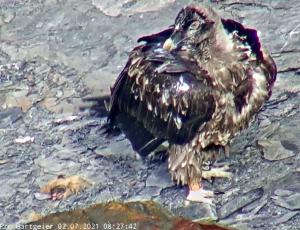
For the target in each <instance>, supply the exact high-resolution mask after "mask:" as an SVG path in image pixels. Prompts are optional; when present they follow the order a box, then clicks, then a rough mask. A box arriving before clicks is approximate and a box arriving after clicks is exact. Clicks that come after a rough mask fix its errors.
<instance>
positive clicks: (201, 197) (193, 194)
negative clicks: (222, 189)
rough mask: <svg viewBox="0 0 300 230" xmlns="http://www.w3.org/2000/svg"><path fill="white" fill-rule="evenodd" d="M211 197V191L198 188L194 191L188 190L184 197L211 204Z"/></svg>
mask: <svg viewBox="0 0 300 230" xmlns="http://www.w3.org/2000/svg"><path fill="white" fill-rule="evenodd" d="M213 197H214V192H213V191H210V190H205V189H203V188H200V189H198V190H196V191H193V190H190V191H189V194H188V196H187V198H186V199H187V200H189V201H194V202H201V203H207V204H212V203H213V199H212V198H213Z"/></svg>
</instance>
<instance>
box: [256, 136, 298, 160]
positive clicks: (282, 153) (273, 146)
mask: <svg viewBox="0 0 300 230" xmlns="http://www.w3.org/2000/svg"><path fill="white" fill-rule="evenodd" d="M284 143H290V142H289V141H287V140H283V141H276V140H258V143H257V144H258V146H259V147H261V148H262V152H263V157H264V158H265V159H267V160H270V161H277V160H282V159H286V158H289V157H293V156H295V152H294V151H295V150H289V149H287V148H286V147H288V146H291V145H287V144H285V146H284V145H283V144H284ZM293 147H294V146H293Z"/></svg>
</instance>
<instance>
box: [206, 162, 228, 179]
mask: <svg viewBox="0 0 300 230" xmlns="http://www.w3.org/2000/svg"><path fill="white" fill-rule="evenodd" d="M228 170H229V166H228V165H224V166H222V167H214V168H210V169H209V170H206V171H205V170H203V171H202V178H204V179H206V180H211V179H212V178H213V177H219V178H229V179H230V178H232V173H231V172H228Z"/></svg>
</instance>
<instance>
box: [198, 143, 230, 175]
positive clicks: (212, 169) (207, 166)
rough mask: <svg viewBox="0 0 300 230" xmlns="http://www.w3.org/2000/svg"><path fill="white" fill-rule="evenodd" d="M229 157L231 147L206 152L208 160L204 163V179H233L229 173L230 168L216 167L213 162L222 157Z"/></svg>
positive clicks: (216, 148) (214, 148)
mask: <svg viewBox="0 0 300 230" xmlns="http://www.w3.org/2000/svg"><path fill="white" fill-rule="evenodd" d="M222 155H225V157H226V156H228V155H229V146H228V145H226V146H224V147H223V146H222V147H213V148H210V149H208V150H206V159H204V161H203V163H202V178H204V179H206V180H211V179H212V178H213V177H219V178H232V173H231V172H228V170H229V166H228V165H223V166H221V167H218V166H216V165H215V164H214V163H213V161H214V160H216V159H218V158H219V157H220V156H222Z"/></svg>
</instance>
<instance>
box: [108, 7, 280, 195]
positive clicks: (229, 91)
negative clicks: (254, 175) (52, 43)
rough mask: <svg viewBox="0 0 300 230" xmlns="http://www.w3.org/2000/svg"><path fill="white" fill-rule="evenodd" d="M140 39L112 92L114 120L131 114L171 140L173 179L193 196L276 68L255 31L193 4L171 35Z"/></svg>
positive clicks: (264, 93) (266, 93)
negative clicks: (207, 168)
mask: <svg viewBox="0 0 300 230" xmlns="http://www.w3.org/2000/svg"><path fill="white" fill-rule="evenodd" d="M139 41H140V42H144V44H142V45H140V46H137V47H136V48H134V49H133V51H132V52H131V53H130V56H129V59H128V62H127V64H126V66H125V68H124V69H123V71H122V72H121V74H120V75H119V77H118V79H117V81H116V83H115V84H114V86H113V87H112V91H111V101H110V106H109V109H110V111H109V117H108V119H109V122H110V124H111V125H115V124H116V118H117V117H118V116H119V115H121V114H125V115H126V116H128V117H131V118H134V120H135V121H137V122H138V123H139V124H140V125H141V127H143V129H145V130H146V131H147V132H149V133H150V134H151V135H152V136H153V137H154V138H156V139H158V140H167V141H168V142H169V143H170V147H169V150H168V153H169V170H170V173H171V175H172V178H173V179H174V180H176V181H177V183H182V184H189V185H190V187H191V189H192V190H193V187H195V186H193V185H195V184H198V183H199V182H200V180H201V176H202V163H203V161H204V160H207V159H209V158H211V157H213V156H214V155H217V154H218V153H219V152H221V151H224V150H225V149H226V147H227V145H228V144H229V142H230V140H231V139H232V138H233V137H234V136H235V135H236V134H237V133H238V132H239V131H241V130H242V129H244V128H246V127H247V126H248V125H249V123H250V121H251V120H252V118H253V116H254V114H255V113H256V112H258V111H259V109H260V108H261V107H262V105H263V103H264V102H265V101H266V100H267V99H268V98H269V97H270V95H271V90H272V86H273V83H274V82H275V79H276V65H275V63H274V61H273V59H272V58H271V57H270V56H269V55H268V54H267V53H266V52H265V51H264V50H263V48H262V47H261V44H260V41H259V38H258V36H257V32H256V31H255V30H253V29H247V28H245V27H243V26H242V25H241V24H239V23H238V22H235V21H233V20H225V19H221V18H220V17H219V16H218V15H217V13H216V12H214V11H213V10H212V9H210V8H204V7H198V6H187V7H185V8H183V9H182V10H181V11H180V12H179V14H178V16H177V18H176V20H175V23H174V25H172V26H171V27H170V28H169V29H166V30H164V31H162V32H160V33H158V34H153V35H150V36H146V37H142V38H140V39H139ZM117 125H118V124H117ZM157 143H160V142H157ZM196 187H197V186H196Z"/></svg>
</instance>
